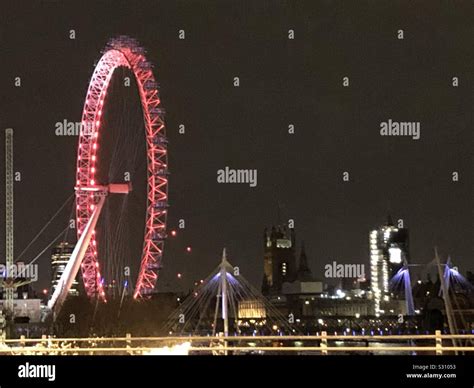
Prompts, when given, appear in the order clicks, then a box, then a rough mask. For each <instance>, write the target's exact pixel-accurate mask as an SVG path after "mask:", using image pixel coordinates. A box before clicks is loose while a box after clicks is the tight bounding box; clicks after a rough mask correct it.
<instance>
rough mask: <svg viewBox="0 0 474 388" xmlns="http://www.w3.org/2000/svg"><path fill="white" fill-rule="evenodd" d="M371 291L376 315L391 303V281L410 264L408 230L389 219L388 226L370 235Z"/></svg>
mask: <svg viewBox="0 0 474 388" xmlns="http://www.w3.org/2000/svg"><path fill="white" fill-rule="evenodd" d="M369 251H370V290H371V293H372V298H373V301H374V309H375V313H376V314H383V313H384V312H385V311H384V309H383V304H384V303H385V302H387V303H388V302H390V290H389V281H390V279H391V277H392V276H393V275H394V274H395V272H396V271H398V270H399V269H400V268H401V267H402V266H403V265H404V264H405V263H407V262H408V230H407V229H405V228H397V227H395V226H394V225H393V222H392V220H391V218H390V216H389V217H388V221H387V224H386V225H384V226H381V227H380V228H378V229H374V230H372V231H371V232H370V234H369Z"/></svg>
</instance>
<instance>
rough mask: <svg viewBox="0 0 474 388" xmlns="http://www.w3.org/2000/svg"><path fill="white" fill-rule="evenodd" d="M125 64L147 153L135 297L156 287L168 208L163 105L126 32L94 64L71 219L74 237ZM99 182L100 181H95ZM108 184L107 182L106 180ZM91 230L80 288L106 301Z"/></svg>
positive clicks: (89, 200) (90, 205) (86, 211)
mask: <svg viewBox="0 0 474 388" xmlns="http://www.w3.org/2000/svg"><path fill="white" fill-rule="evenodd" d="M119 67H126V68H128V69H130V70H131V72H132V73H133V74H134V76H135V79H136V83H137V87H138V92H139V95H140V101H141V106H142V111H143V120H144V124H145V138H146V152H147V205H146V218H145V233H144V242H143V251H142V256H141V263H140V270H139V273H138V278H137V282H136V286H135V291H134V294H133V296H134V298H141V297H144V296H146V295H149V294H150V293H152V292H153V290H154V288H155V284H156V281H157V279H158V272H159V269H160V267H161V261H162V257H163V249H164V240H165V238H166V216H167V207H168V162H167V140H166V133H165V124H164V119H163V113H164V112H163V110H162V108H161V107H160V98H159V93H158V85H157V82H156V81H155V77H154V75H153V72H152V65H151V63H150V62H149V61H148V60H147V59H146V57H145V50H144V49H143V48H142V47H140V46H139V45H138V43H137V42H136V41H135V40H134V39H131V38H129V37H119V38H116V39H113V40H111V41H110V42H109V43H108V44H107V46H106V48H105V50H104V51H103V55H102V57H101V58H100V60H99V62H98V63H97V66H96V67H95V70H94V73H93V75H92V78H91V81H90V83H89V88H88V91H87V96H86V100H85V103H84V109H83V112H82V122H81V134H80V136H79V146H78V157H77V172H76V221H77V238H78V239H79V237H80V235H81V233H82V231H83V230H84V227H85V226H86V224H87V222H88V221H89V219H90V217H91V215H92V213H93V210H94V206H95V205H96V203H97V200H98V198H97V196H96V195H95V194H91V192H90V191H86V190H81V188H86V187H91V186H94V185H97V184H98V182H96V181H95V175H96V173H97V170H98V169H99V168H100V166H99V165H98V160H97V159H98V158H97V155H98V152H100V151H99V150H100V132H101V124H102V115H103V108H104V106H105V105H106V104H107V101H106V95H107V89H108V86H109V83H110V80H111V78H112V76H113V73H114V71H115V69H117V68H119ZM100 183H104V182H100ZM108 183H109V182H108ZM99 243H100V242H98V241H97V240H96V234H95V231H94V233H93V236H92V238H91V241H90V243H89V246H88V247H87V250H86V254H85V256H84V259H83V261H82V264H81V271H82V278H83V282H84V288H85V291H86V293H87V295H88V296H89V297H99V298H100V299H102V300H104V301H105V299H106V298H105V292H104V288H103V281H102V277H101V272H100V265H99V261H98V254H97V251H98V249H97V245H98V244H99Z"/></svg>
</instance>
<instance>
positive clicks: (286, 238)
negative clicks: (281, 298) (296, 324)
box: [262, 226, 297, 295]
mask: <svg viewBox="0 0 474 388" xmlns="http://www.w3.org/2000/svg"><path fill="white" fill-rule="evenodd" d="M263 243H264V258H263V262H264V264H263V269H264V276H263V285H262V292H263V294H273V295H275V294H279V293H281V289H282V285H283V283H285V282H293V281H294V280H296V276H297V268H296V258H295V231H294V229H288V228H287V227H286V226H283V227H280V226H279V227H277V228H276V227H272V229H271V232H270V233H268V231H267V229H265V231H264V234H263Z"/></svg>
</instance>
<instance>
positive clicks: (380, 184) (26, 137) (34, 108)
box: [0, 0, 474, 290]
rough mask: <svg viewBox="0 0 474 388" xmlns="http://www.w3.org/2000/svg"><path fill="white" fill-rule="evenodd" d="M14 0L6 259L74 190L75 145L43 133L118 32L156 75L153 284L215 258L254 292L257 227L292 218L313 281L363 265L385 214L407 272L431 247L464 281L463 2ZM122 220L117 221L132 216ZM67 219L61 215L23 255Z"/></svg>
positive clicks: (467, 216)
mask: <svg viewBox="0 0 474 388" xmlns="http://www.w3.org/2000/svg"><path fill="white" fill-rule="evenodd" d="M17 3H18V4H17V5H15V6H11V5H3V4H2V9H1V11H0V52H1V61H0V76H1V78H0V98H1V99H0V123H1V126H0V127H1V129H2V144H3V130H4V129H5V128H8V127H12V128H14V130H15V171H19V172H21V181H20V182H16V183H15V244H16V247H15V252H16V254H17V255H18V254H19V253H20V252H21V251H22V250H23V248H24V247H25V246H26V245H27V244H28V242H29V241H30V240H31V239H32V238H33V237H34V235H35V234H36V233H37V232H38V231H39V229H40V228H41V227H42V226H43V225H44V224H45V222H46V221H47V220H48V219H49V218H50V217H51V216H52V215H53V214H54V213H55V212H56V210H57V209H58V208H59V206H60V205H61V204H62V203H63V202H64V201H65V200H66V198H68V197H69V196H70V195H71V193H72V192H73V187H74V180H75V160H76V148H77V138H76V137H58V136H56V135H55V123H56V122H60V121H63V120H65V119H66V120H69V121H80V117H81V112H82V106H83V102H84V97H85V93H86V90H87V86H88V82H89V79H90V77H91V75H92V72H93V69H94V62H95V61H97V60H98V59H99V58H100V51H101V50H102V48H103V47H104V46H105V44H106V42H107V41H108V39H109V38H111V37H114V36H117V35H129V36H132V37H134V38H136V39H138V41H139V42H140V43H141V44H142V45H143V46H144V47H145V48H146V49H147V51H148V58H149V60H150V61H151V62H153V63H154V64H155V76H156V77H157V79H158V80H159V83H160V94H161V98H162V102H163V107H164V108H165V109H166V112H167V114H166V124H167V135H168V137H169V141H170V143H169V148H168V149H169V166H170V170H171V176H170V182H169V198H170V209H169V223H168V224H169V227H170V229H172V228H176V227H177V221H178V219H184V220H185V221H186V228H185V229H184V230H180V231H179V235H178V237H176V238H175V239H172V240H170V241H168V242H167V244H166V248H165V249H166V253H165V260H164V269H163V271H162V278H161V280H160V281H159V287H158V288H159V289H160V290H167V289H177V287H183V286H184V285H188V284H189V283H190V282H192V281H194V280H196V279H200V278H202V277H204V276H206V275H207V274H208V273H210V272H211V270H212V269H213V268H214V267H215V266H216V265H217V264H218V260H219V256H220V254H221V251H222V248H223V247H227V250H228V255H229V260H230V261H231V262H232V263H233V264H235V265H238V266H239V267H240V269H241V273H242V274H243V275H244V276H245V277H246V278H248V279H249V280H250V281H251V282H253V283H254V284H255V285H257V286H260V281H261V279H262V273H263V243H262V234H263V228H264V227H265V226H270V225H272V224H274V223H277V222H278V218H280V221H281V222H283V221H286V220H288V219H289V218H291V219H294V220H295V226H296V235H297V240H298V250H299V247H300V243H301V240H305V243H306V250H307V254H308V257H309V261H310V265H311V267H312V269H313V272H314V273H315V275H316V276H317V277H321V276H322V269H323V266H324V265H325V264H326V263H330V262H332V261H333V260H336V261H338V262H341V263H365V264H368V232H369V230H370V229H371V228H373V227H376V226H378V225H381V224H383V223H384V222H385V220H386V216H387V211H388V210H389V209H390V211H391V213H392V215H393V218H394V219H395V220H396V219H399V218H402V219H403V220H404V222H405V225H406V227H408V228H409V230H410V242H411V258H412V261H413V262H416V263H427V262H429V261H431V260H432V258H433V247H434V246H435V245H437V246H438V248H439V250H440V253H441V255H442V258H443V259H445V258H446V256H447V255H448V254H450V255H451V257H452V259H453V261H454V262H455V264H457V265H458V266H459V267H460V270H461V271H462V272H465V271H466V270H471V271H472V270H474V264H473V262H472V260H473V243H472V241H473V240H472V236H473V232H474V221H473V219H474V218H473V216H474V214H473V210H472V209H473V206H472V205H473V201H472V199H473V176H474V174H473V173H472V166H473V145H474V135H473V133H474V132H473V129H474V120H473V107H474V23H473V20H474V4H473V3H472V1H467V0H466V1H454V2H442V4H441V2H427V1H424V2H421V1H420V2H413V1H357V2H355V1H354V2H349V1H329V0H327V1H262V0H259V1H237V0H233V1H207V0H206V1H203V0H201V1H189V0H187V1H153V2H150V1H135V2H134V1H127V2H123V1H96V2H92V1H77V2H75V3H73V2H69V1H52V0H50V1H46V0H45V1H29V2H21V1H19V2H17ZM435 3H436V4H435ZM71 29H73V30H75V33H76V39H74V40H71V39H69V31H70V30H71ZM181 29H182V30H185V34H186V38H185V39H184V40H180V39H178V31H179V30H181ZM289 29H293V30H294V31H295V39H294V40H289V39H288V30H289ZM400 29H403V31H404V39H403V40H400V39H397V31H398V30H400ZM17 76H19V77H21V87H15V84H14V82H15V77H17ZM345 76H347V77H349V79H350V85H349V87H343V84H342V79H343V77H345ZM234 77H239V78H240V87H234V85H233V79H234ZM453 77H458V78H459V86H458V87H453V86H452V78H453ZM111 109H112V108H111ZM122 111H123V112H124V115H125V116H127V115H128V116H127V117H131V116H130V113H129V112H128V111H127V112H125V111H124V110H122ZM388 119H392V120H394V121H419V122H420V123H421V139H420V140H412V139H411V138H409V137H382V136H380V133H379V131H380V122H382V121H387V120H388ZM180 124H184V125H185V128H186V133H185V134H184V135H180V134H179V133H178V126H179V125H180ZM289 124H293V125H294V126H295V134H294V135H290V134H288V125H289ZM143 142H144V138H143ZM3 149H4V147H3V145H2V147H1V152H2V154H1V170H2V176H3V171H4V154H3V152H4V150H3ZM225 166H229V167H231V168H236V169H240V168H243V169H257V170H258V185H257V187H255V188H251V187H249V186H248V185H237V184H218V183H217V180H216V176H217V175H216V174H217V170H219V169H221V168H224V167H225ZM344 171H348V172H349V173H350V181H349V182H343V180H342V174H343V172H344ZM453 171H456V172H458V173H459V181H458V182H453V181H452V173H453ZM1 190H2V191H1V198H2V206H1V211H2V213H1V217H2V219H4V205H3V198H4V191H3V190H4V188H3V185H2V187H1ZM69 209H70V207H69ZM279 209H280V210H279ZM133 214H135V216H134V219H133V221H131V222H137V220H138V222H140V220H142V219H144V217H143V215H142V214H141V213H140V212H139V211H137V212H135V213H133ZM279 214H280V216H279ZM140 217H143V218H140ZM68 219H69V211H65V212H64V213H62V216H61V217H60V218H59V219H57V220H56V221H55V222H54V223H53V224H52V225H51V226H50V228H48V230H47V231H46V233H45V234H44V236H42V237H41V238H40V239H39V240H38V242H37V244H35V245H34V246H33V247H32V249H31V250H29V251H28V253H27V254H26V255H25V256H24V257H23V259H24V260H26V261H28V258H32V257H34V256H35V255H36V254H37V253H39V251H40V250H41V249H42V248H44V246H46V245H47V244H48V243H49V242H50V240H51V239H52V238H53V237H54V236H56V235H57V234H58V233H59V232H60V231H61V230H62V229H63V228H64V227H65V226H66V223H67V220H68ZM132 230H133V231H135V230H138V232H132V233H135V234H136V236H139V233H140V232H141V231H142V227H140V228H138V229H136V228H132ZM4 232H5V230H4V225H3V222H2V223H1V224H0V234H1V236H4ZM136 236H135V237H136ZM187 246H191V247H192V252H191V253H187V252H186V249H185V248H186V247H187ZM4 249H5V246H4V238H2V239H1V244H0V251H1V252H2V255H3V252H4ZM138 260H139V258H138V257H137V258H136V261H137V262H138ZM0 261H3V260H0ZM48 262H49V252H47V253H46V254H45V255H44V256H43V257H42V258H41V259H40V260H39V263H40V278H41V279H40V284H39V286H38V288H39V287H43V286H45V285H46V284H47V282H49V276H50V273H49V271H50V269H49V267H48ZM177 272H182V273H183V275H184V277H183V280H182V281H181V282H183V284H182V286H178V285H177V280H176V273H177Z"/></svg>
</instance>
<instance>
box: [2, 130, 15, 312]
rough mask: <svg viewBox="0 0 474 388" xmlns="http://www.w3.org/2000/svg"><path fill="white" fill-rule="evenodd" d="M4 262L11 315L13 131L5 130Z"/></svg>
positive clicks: (8, 305) (7, 302)
mask: <svg viewBox="0 0 474 388" xmlns="http://www.w3.org/2000/svg"><path fill="white" fill-rule="evenodd" d="M5 231H6V242H5V243H6V244H5V248H6V249H5V261H6V267H7V273H6V277H7V278H6V279H4V290H5V296H4V298H5V310H6V311H7V313H10V314H13V293H14V280H15V279H12V278H10V274H9V272H10V271H11V268H13V254H14V251H13V129H12V128H7V129H6V130H5Z"/></svg>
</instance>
